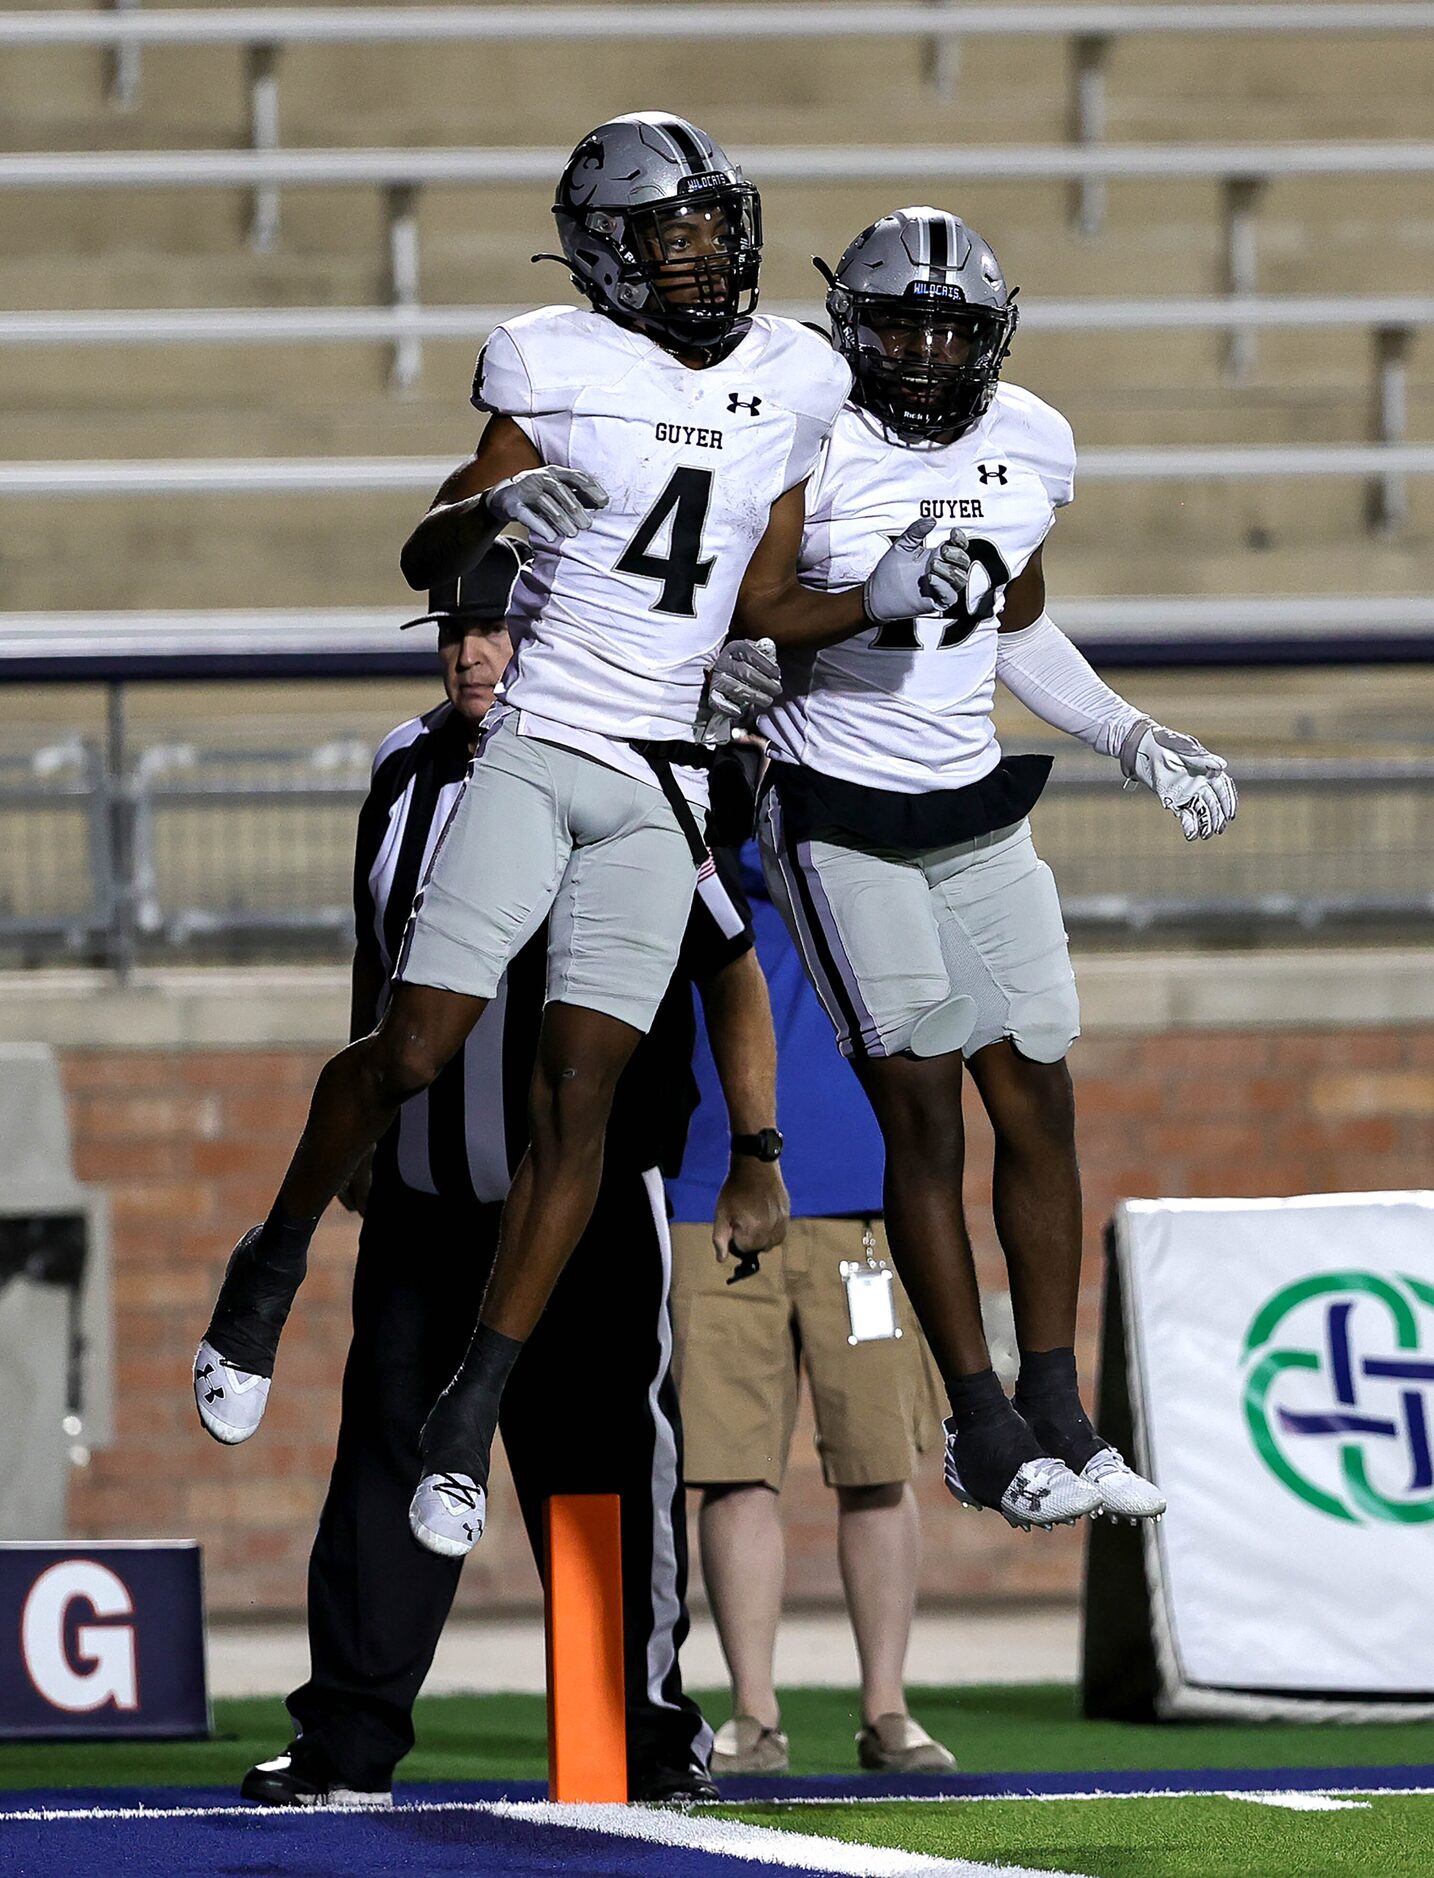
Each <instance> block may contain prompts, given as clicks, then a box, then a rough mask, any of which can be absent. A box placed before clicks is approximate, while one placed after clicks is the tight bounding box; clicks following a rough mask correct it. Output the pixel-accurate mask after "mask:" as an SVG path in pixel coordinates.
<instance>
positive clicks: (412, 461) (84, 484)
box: [0, 443, 1434, 533]
mask: <svg viewBox="0 0 1434 1878" xmlns="http://www.w3.org/2000/svg"><path fill="white" fill-rule="evenodd" d="M452 468H453V463H452V459H451V458H448V457H427V456H395V457H337V456H335V457H232V458H212V457H167V458H166V457H155V458H144V459H138V460H132V461H119V462H98V461H94V462H83V461H82V462H63V461H52V460H41V461H37V462H21V463H0V498H3V497H6V496H10V497H31V498H39V497H44V498H49V497H56V496H58V497H66V498H74V497H79V496H104V497H113V496H165V495H168V496H174V495H189V496H203V495H210V496H213V495H254V496H263V495H310V496H319V495H336V494H344V493H355V492H368V493H371V494H385V493H392V492H395V491H399V490H415V489H416V490H425V491H428V492H430V493H431V492H432V491H433V490H435V489H437V487H438V485H439V484H440V483H441V482H442V481H443V480H444V478H445V477H446V476H448V474H449V473H450V472H451V470H452ZM1431 471H1434V443H1402V444H1396V443H1329V444H1199V445H1178V444H1171V445H1139V446H1135V447H1129V448H1127V447H1121V446H1096V447H1093V448H1091V449H1086V450H1082V452H1081V454H1080V466H1079V475H1080V479H1081V481H1082V483H1092V482H1095V483H1101V482H1152V481H1159V482H1198V481H1208V480H1210V479H1217V480H1218V479H1229V478H1236V479H1239V480H1242V481H1244V480H1261V479H1265V478H1269V477H1285V476H1294V477H1313V478H1330V477H1346V478H1351V477H1352V478H1359V479H1363V480H1365V481H1367V482H1368V483H1369V496H1368V499H1367V501H1366V506H1365V514H1366V519H1367V522H1368V525H1369V527H1370V528H1371V530H1372V531H1373V532H1376V533H1388V532H1390V531H1391V530H1392V529H1393V528H1395V527H1397V526H1398V524H1399V522H1400V520H1401V519H1402V517H1403V515H1404V513H1405V510H1406V506H1407V503H1406V492H1405V479H1406V478H1407V477H1409V476H1426V475H1428V474H1430V472H1431Z"/></svg>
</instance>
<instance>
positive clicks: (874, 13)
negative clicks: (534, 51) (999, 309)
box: [0, 0, 1434, 238]
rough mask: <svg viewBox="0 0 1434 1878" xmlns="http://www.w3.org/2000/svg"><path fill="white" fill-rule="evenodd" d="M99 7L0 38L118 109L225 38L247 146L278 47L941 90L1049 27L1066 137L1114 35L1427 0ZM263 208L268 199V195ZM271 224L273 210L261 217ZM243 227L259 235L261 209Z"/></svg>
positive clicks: (1413, 13) (1339, 19) (269, 128)
mask: <svg viewBox="0 0 1434 1878" xmlns="http://www.w3.org/2000/svg"><path fill="white" fill-rule="evenodd" d="M111 9H112V10H111V11H110V12H108V13H102V12H101V13H53V12H52V13H0V46H17V47H18V46H99V47H103V48H105V49H106V50H107V51H108V53H109V55H110V73H109V84H108V94H109V98H110V102H111V103H112V104H113V105H115V106H116V107H117V108H118V109H121V110H131V109H133V108H134V106H135V105H136V104H137V102H138V98H139V85H140V51H141V48H142V47H145V46H150V47H157V46H202V45H207V46H216V45H232V46H237V47H240V48H242V49H243V55H244V70H245V87H246V93H247V105H248V124H249V134H250V138H251V140H252V142H253V144H254V147H255V148H256V149H273V148H276V147H277V146H278V141H279V112H280V92H279V83H280V72H281V55H282V52H283V50H284V48H285V47H286V46H292V45H317V44H325V45H336V44H337V45H360V44H369V45H374V44H386V45H393V44H395V43H406V44H410V45H425V44H427V45H434V44H443V45H450V46H451V45H455V44H465V43H466V44H481V43H488V44H492V43H494V42H495V41H513V40H517V41H534V40H536V41H543V42H555V43H557V44H559V45H581V44H585V43H587V44H591V43H593V42H597V41H613V40H620V39H633V38H641V39H644V40H649V41H651V40H667V41H673V40H687V41H697V42H700V41H702V40H712V39H721V40H723V41H731V40H733V39H744V40H748V41H774V40H802V39H824V40H829V39H848V38H862V39H887V40H889V39H907V40H911V39H914V40H917V41H919V42H920V43H921V44H922V45H923V46H924V48H925V68H926V77H927V80H928V82H929V83H930V84H931V85H932V86H933V87H934V89H935V91H936V93H937V94H938V96H940V97H941V98H942V99H943V100H950V99H951V98H953V97H954V96H955V92H956V85H957V79H958V74H959V70H960V45H961V41H962V40H963V39H974V38H999V39H1010V38H1020V39H1063V40H1065V41H1067V42H1068V44H1069V48H1070V52H1069V68H1070V69H1069V79H1068V102H1067V108H1066V122H1067V123H1068V125H1069V127H1070V135H1071V139H1072V141H1073V142H1075V143H1077V144H1080V145H1082V146H1085V147H1090V146H1092V145H1094V144H1098V143H1100V142H1101V141H1102V140H1103V138H1104V136H1105V124H1106V118H1107V68H1108V65H1109V60H1110V53H1111V48H1112V46H1113V45H1114V43H1115V41H1116V40H1117V39H1124V38H1127V37H1130V36H1132V35H1135V34H1141V35H1146V36H1153V37H1167V36H1170V35H1180V36H1182V37H1190V36H1197V35H1198V36H1208V35H1211V34H1214V35H1218V36H1219V37H1221V38H1225V37H1229V36H1232V35H1237V36H1249V35H1251V34H1270V33H1273V34H1278V35H1286V34H1300V35H1309V34H1326V33H1335V34H1341V35H1347V34H1367V33H1396V34H1405V33H1408V34H1419V33H1425V32H1429V31H1431V30H1434V6H1431V5H1429V4H1427V0H1397V3H1395V4H1389V3H1386V0H1363V3H1362V4H1361V3H1360V0H1355V3H1354V4H1334V3H1332V0H1313V3H1311V4H1305V5H1295V4H1281V5H1259V4H1248V5H1247V4H1240V3H1239V0H1227V3H1226V4H1223V5H1200V4H1185V5H1170V4H1166V5H1161V6H1138V5H1132V6H1125V5H1116V6H1111V5H1080V6H1022V5H1009V6H989V5H988V6H973V5H967V4H963V3H962V0H928V3H927V4H923V5H918V6H910V5H908V6H865V5H861V4H850V3H839V4H824V5H821V4H811V5H805V6H770V5H768V6H760V5H740V4H739V5H725V6H722V7H705V6H700V5H686V6H660V5H647V6H612V7H594V6H588V7H575V6H534V5H529V6H489V7H472V6H470V7H461V6H452V7H414V8H406V9H400V8H392V7H348V8H334V9H332V10H323V11H320V10H318V9H316V8H304V7H264V8H257V7H255V8H247V9H235V10H233V11H227V10H226V11H222V12H219V11H215V12H210V11H206V10H202V9H195V10H194V11H185V12H177V11H172V10H170V11H165V10H161V9H151V10H149V11H145V10H144V9H142V8H141V7H140V5H139V0H111ZM270 206H272V204H271V205H270ZM1102 210H1103V197H1102V192H1101V186H1100V184H1099V183H1098V182H1096V181H1094V180H1085V181H1083V182H1082V184H1081V187H1080V191H1079V194H1078V197H1077V215H1078V218H1079V220H1080V223H1081V225H1082V226H1083V227H1085V228H1086V229H1087V230H1089V229H1091V228H1093V227H1095V226H1098V224H1099V220H1100V216H1101V213H1102ZM275 226H276V222H275ZM255 232H256V234H259V235H263V234H268V236H269V237H270V238H272V234H273V232H274V230H273V228H271V227H270V226H269V221H268V216H267V213H260V214H258V215H256V217H255Z"/></svg>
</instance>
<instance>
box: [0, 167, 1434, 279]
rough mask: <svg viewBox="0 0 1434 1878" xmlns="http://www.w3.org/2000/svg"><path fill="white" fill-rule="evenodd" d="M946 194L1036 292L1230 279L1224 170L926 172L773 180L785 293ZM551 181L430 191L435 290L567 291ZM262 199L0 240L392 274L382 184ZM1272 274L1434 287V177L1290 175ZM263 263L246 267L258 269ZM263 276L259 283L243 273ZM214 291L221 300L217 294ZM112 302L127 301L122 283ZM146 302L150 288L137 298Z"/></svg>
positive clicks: (41, 262)
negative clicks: (1076, 197)
mask: <svg viewBox="0 0 1434 1878" xmlns="http://www.w3.org/2000/svg"><path fill="white" fill-rule="evenodd" d="M933 194H937V195H939V196H940V198H941V200H942V201H943V203H945V204H947V205H949V206H951V207H953V208H955V209H957V210H959V211H960V212H961V213H962V214H963V215H964V216H965V217H966V219H967V220H968V221H969V222H971V223H972V225H973V226H975V227H977V228H979V229H981V230H982V232H983V233H985V234H986V235H987V236H988V237H989V239H991V240H992V241H993V242H994V243H995V245H996V247H997V251H998V252H999V253H1000V255H1001V257H1002V261H1003V264H1004V266H1005V269H1006V273H1007V276H1008V278H1009V279H1011V280H1012V281H1013V282H1015V283H1018V284H1019V285H1021V287H1022V288H1023V290H1024V291H1025V292H1026V293H1027V294H1028V295H1030V296H1032V297H1034V296H1035V295H1036V294H1037V293H1043V294H1046V295H1070V294H1093V295H1100V296H1105V297H1119V296H1128V295H1142V294H1150V293H1153V292H1159V293H1170V294H1204V293H1218V292H1222V291H1223V290H1224V285H1225V275H1224V265H1225V263H1224V253H1223V237H1222V234H1221V225H1220V214H1221V210H1220V199H1219V191H1218V189H1217V187H1216V186H1215V185H1214V184H1213V183H1206V182H1199V181H1195V182H1179V183H1162V184H1153V183H1117V184H1113V185H1111V188H1110V191H1109V212H1108V216H1107V220H1106V224H1105V227H1104V229H1103V231H1102V233H1101V234H1100V235H1098V236H1096V237H1094V238H1093V239H1090V240H1083V239H1081V238H1080V237H1078V236H1077V235H1076V234H1074V233H1073V232H1072V230H1071V228H1070V226H1069V222H1068V218H1067V211H1066V199H1067V192H1066V190H1065V188H1064V187H1063V186H1058V185H1053V184H1044V183H1031V184H1026V183H1020V184H1017V183H1008V184H1001V183H979V184H973V185H972V186H971V187H970V188H969V189H963V190H959V191H958V190H955V189H951V188H941V189H933V187H932V185H930V184H929V183H923V182H921V181H920V180H919V179H918V180H915V181H912V182H902V181H897V182H894V183H890V184H884V183H883V184H872V183H862V184H855V183H854V184H851V185H849V186H846V187H832V186H824V185H822V186H819V185H810V184H805V185H799V184H782V185H779V186H773V187H771V188H769V189H768V190H766V192H765V203H764V207H765V221H766V231H767V257H766V268H765V273H764V287H765V290H766V292H767V293H768V294H769V295H772V296H776V297H781V298H790V297H795V296H807V295H810V294H811V293H812V292H813V291H814V290H815V289H816V287H817V285H818V283H817V279H816V276H815V274H814V273H813V270H812V267H811V256H812V255H813V254H821V255H825V256H826V257H827V258H828V259H835V257H836V255H837V254H839V253H840V251H841V249H842V248H843V247H844V246H845V245H846V243H847V242H848V241H849V240H850V239H851V237H852V235H853V234H855V233H856V231H857V230H858V229H860V228H861V227H862V226H864V225H865V223H866V222H868V221H870V220H873V219H874V218H875V217H876V216H878V215H881V214H884V213H886V212H887V211H889V210H890V209H891V208H892V207H894V206H896V205H898V204H900V203H902V202H904V201H910V200H912V199H913V198H929V197H930V196H931V195H933ZM550 201H551V196H550V193H549V191H548V190H547V188H546V187H543V188H538V187H531V188H528V187H513V188H494V189H485V190H478V189H430V190H427V191H426V192H424V194H423V197H422V199H421V202H420V205H419V215H418V225H419V239H420V250H421V274H422V281H423V289H424V292H425V294H426V295H427V297H428V298H430V299H432V300H435V301H442V300H460V301H472V300H504V301H509V300H518V301H532V300H534V299H537V298H541V297H543V296H545V295H549V296H553V297H561V294H562V287H561V284H560V283H561V278H562V277H561V274H560V272H559V271H558V270H557V269H552V270H550V274H549V278H550V280H551V285H549V286H546V287H545V286H543V285H542V283H541V277H540V276H539V274H538V273H536V272H535V270H534V269H533V268H532V266H531V265H530V264H529V257H530V256H531V255H532V254H533V253H534V252H535V251H537V250H539V249H544V248H548V247H550V246H551V245H552V241H553V227H552V218H551V215H550V213H549V204H550ZM250 207H251V204H250V201H249V199H248V197H247V196H246V194H245V193H244V192H243V191H238V190H212V189H205V190H197V191H184V190H163V189H161V190H152V191H133V190H126V191H120V192H108V191H93V192H85V191H78V190H75V191H43V192H39V193H37V194H35V195H26V194H15V193H10V194H6V193H0V245H3V248H4V251H5V252H6V254H7V257H9V259H10V260H11V261H12V262H13V263H15V264H17V267H18V272H19V274H20V276H21V279H22V281H26V280H28V281H29V282H31V283H32V284H33V285H32V287H31V288H30V289H28V290H26V291H25V297H24V298H23V299H21V300H19V301H18V302H17V304H21V305H27V304H35V303H36V302H35V301H34V300H33V299H32V298H31V293H32V292H33V291H34V290H35V287H36V286H38V283H40V282H43V281H44V279H45V278H46V270H47V269H49V268H52V267H53V268H55V269H56V275H55V278H56V279H57V281H58V280H60V279H63V278H66V277H67V276H68V277H73V276H74V275H75V274H77V273H81V272H83V271H84V270H85V269H86V268H88V269H89V270H90V275H91V280H90V284H89V285H88V286H85V287H82V288H81V290H80V294H81V297H80V298H79V300H78V302H77V303H78V304H81V305H103V304H106V303H107V302H108V301H109V289H108V287H107V285H106V282H107V277H108V273H109V270H110V269H111V268H113V269H114V270H115V275H114V278H115V281H116V289H118V287H119V285H120V284H122V283H125V282H131V283H137V281H138V280H139V279H140V278H141V277H142V270H141V265H140V262H139V260H138V257H142V256H148V257H149V258H150V261H151V263H152V265H153V266H154V268H155V269H156V271H157V272H163V271H164V270H166V269H167V268H169V267H171V266H172V267H174V268H175V269H176V270H177V271H176V273H175V286H174V287H172V288H169V289H163V288H160V289H157V290H156V291H157V292H158V294H159V298H158V300H157V302H156V303H157V304H178V303H182V302H181V301H180V300H179V298H178V292H177V289H178V283H179V282H180V281H187V282H192V281H195V280H196V276H198V275H200V274H202V270H203V269H204V268H205V267H207V266H208V265H210V264H211V263H213V264H215V265H217V266H218V267H219V268H220V269H222V270H223V271H222V272H221V273H219V274H217V275H216V277H215V285H216V287H217V286H218V284H219V283H220V282H222V283H223V284H224V286H225V288H226V291H227V292H228V293H229V294H230V295H231V297H232V295H233V294H234V293H235V292H236V291H237V292H238V293H239V299H240V303H242V304H247V303H251V302H254V301H258V300H261V299H262V297H263V296H262V293H261V292H260V284H261V283H263V282H264V281H266V280H267V279H270V278H277V279H279V280H282V279H283V278H284V276H285V270H288V271H289V273H290V274H292V275H295V276H296V277H297V276H298V275H299V274H300V273H301V271H302V270H303V269H304V268H306V267H307V268H310V269H317V268H321V267H322V266H324V265H326V264H328V263H329V261H330V260H332V262H333V264H334V265H335V267H336V268H337V269H338V270H339V273H340V275H342V273H343V271H344V270H351V269H353V268H355V267H358V268H360V269H362V270H363V271H364V272H366V274H367V275H368V277H369V278H370V279H371V280H372V281H373V282H374V283H375V290H377V289H378V287H379V286H380V284H381V282H382V280H383V277H384V272H385V267H386V235H385V227H384V219H383V210H382V203H381V201H380V197H379V192H378V191H377V190H374V189H367V188H362V189H347V188H346V189H327V190H325V189H308V190H304V189H294V190H286V191H284V192H283V196H282V226H281V232H280V238H279V247H278V250H277V252H276V254H275V255H274V256H272V257H271V256H257V257H250V256H249V255H248V253H247V249H246V247H245V243H246V241H247V236H248V227H249V215H250ZM1259 256H1260V264H1259V277H1258V286H1259V288H1260V289H1261V290H1263V291H1266V292H1283V293H1321V294H1340V293H1348V294H1351V295H1364V294H1368V293H1369V292H1371V291H1372V290H1378V291H1380V292H1384V293H1402V292H1423V291H1425V290H1426V289H1427V286H1428V280H1429V274H1430V261H1431V257H1434V189H1431V186H1430V181H1429V179H1428V178H1417V177H1416V178H1404V179H1391V180H1387V181H1382V182H1380V183H1379V184H1378V185H1377V187H1374V188H1372V187H1371V185H1370V184H1369V183H1368V182H1365V181H1362V180H1361V179H1359V178H1347V179H1338V178H1336V179H1317V180H1310V179H1303V180H1301V179H1291V180H1288V181H1281V182H1276V183H1274V184H1272V185H1271V188H1270V190H1269V193H1268V196H1267V198H1266V201H1265V203H1264V204H1263V206H1262V209H1261V213H1260V217H1259ZM246 266H247V267H248V268H249V269H250V270H251V272H250V273H249V274H247V275H246V274H245V271H244V269H245V267H246ZM246 279H247V280H249V281H251V282H252V283H253V284H252V285H251V286H250V287H249V289H248V290H247V291H245V290H244V287H243V282H244V281H245V280H246ZM199 291H200V293H201V294H202V301H201V303H204V302H208V303H210V304H213V303H215V300H214V298H213V295H212V292H210V293H205V292H204V291H203V288H202V283H201V284H200V286H199ZM112 303H118V304H125V303H126V302H125V300H124V299H120V298H119V297H118V291H116V298H115V301H114V302H112ZM129 303H130V304H133V302H129Z"/></svg>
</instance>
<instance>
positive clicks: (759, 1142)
mask: <svg viewBox="0 0 1434 1878" xmlns="http://www.w3.org/2000/svg"><path fill="white" fill-rule="evenodd" d="M732 1152H733V1153H734V1154H748V1155H751V1157H752V1158H753V1159H754V1160H757V1161H779V1160H781V1158H782V1136H781V1131H780V1130H779V1129H776V1128H759V1129H758V1130H757V1132H756V1134H754V1135H733V1137H732Z"/></svg>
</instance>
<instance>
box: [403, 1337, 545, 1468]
mask: <svg viewBox="0 0 1434 1878" xmlns="http://www.w3.org/2000/svg"><path fill="white" fill-rule="evenodd" d="M522 1348H523V1345H522V1341H521V1339H520V1338H518V1337H505V1336H504V1335H503V1333H502V1331H501V1330H493V1329H491V1328H490V1327H489V1326H488V1325H487V1324H479V1326H478V1328H477V1329H476V1330H475V1331H474V1332H473V1341H472V1342H471V1343H470V1344H469V1346H468V1354H467V1355H466V1356H465V1357H464V1359H463V1363H462V1366H461V1368H460V1369H459V1371H458V1374H457V1375H456V1376H455V1377H454V1378H453V1380H452V1382H450V1383H449V1385H448V1387H447V1388H446V1389H445V1390H444V1391H443V1394H442V1395H441V1396H439V1398H438V1400H437V1401H436V1402H435V1403H434V1405H433V1410H432V1413H431V1414H430V1415H429V1417H428V1420H427V1421H426V1422H425V1423H424V1424H423V1433H422V1435H421V1436H420V1438H419V1452H420V1453H421V1454H422V1456H423V1471H424V1473H425V1474H467V1475H469V1476H470V1478H471V1479H473V1480H476V1481H477V1483H478V1485H479V1486H480V1487H486V1486H487V1485H488V1460H489V1456H490V1454H491V1453H492V1449H493V1436H494V1434H495V1433H496V1432H497V1429H498V1405H499V1403H500V1402H501V1401H502V1399H503V1385H504V1384H505V1383H506V1382H507V1380H508V1375H509V1372H510V1371H511V1370H512V1367H513V1365H514V1363H516V1362H517V1360H518V1356H519V1353H520V1352H521V1350H522Z"/></svg>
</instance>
